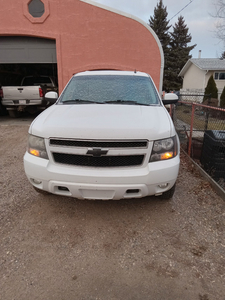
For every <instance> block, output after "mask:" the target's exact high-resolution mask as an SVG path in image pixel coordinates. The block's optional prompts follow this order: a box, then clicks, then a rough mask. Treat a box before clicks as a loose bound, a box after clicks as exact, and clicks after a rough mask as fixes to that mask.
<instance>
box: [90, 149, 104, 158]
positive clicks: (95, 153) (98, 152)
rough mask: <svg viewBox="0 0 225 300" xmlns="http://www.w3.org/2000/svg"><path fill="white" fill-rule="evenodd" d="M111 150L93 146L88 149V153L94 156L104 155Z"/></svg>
mask: <svg viewBox="0 0 225 300" xmlns="http://www.w3.org/2000/svg"><path fill="white" fill-rule="evenodd" d="M108 151H109V150H102V149H101V148H91V149H88V152H87V154H90V155H93V156H94V157H101V156H102V155H106V154H107V153H108Z"/></svg>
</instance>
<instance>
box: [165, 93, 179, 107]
mask: <svg viewBox="0 0 225 300" xmlns="http://www.w3.org/2000/svg"><path fill="white" fill-rule="evenodd" d="M177 101H178V96H177V95H176V94H174V93H168V94H165V96H164V97H163V99H162V102H163V104H164V105H167V104H175V103H177Z"/></svg>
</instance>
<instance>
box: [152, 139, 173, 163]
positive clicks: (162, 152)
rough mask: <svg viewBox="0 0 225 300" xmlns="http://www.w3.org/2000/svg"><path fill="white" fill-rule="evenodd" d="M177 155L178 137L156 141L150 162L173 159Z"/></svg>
mask: <svg viewBox="0 0 225 300" xmlns="http://www.w3.org/2000/svg"><path fill="white" fill-rule="evenodd" d="M176 155H177V138H176V136H174V137H171V138H168V139H163V140H158V141H154V144H153V148H152V153H151V156H150V160H149V161H150V162H153V161H160V160H166V159H170V158H173V157H175V156H176Z"/></svg>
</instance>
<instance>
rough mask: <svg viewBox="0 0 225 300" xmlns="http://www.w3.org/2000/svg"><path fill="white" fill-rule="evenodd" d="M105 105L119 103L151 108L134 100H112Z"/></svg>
mask: <svg viewBox="0 0 225 300" xmlns="http://www.w3.org/2000/svg"><path fill="white" fill-rule="evenodd" d="M105 103H109V104H111V103H112V104H117V103H122V104H133V105H146V106H149V104H144V103H139V102H137V101H132V100H121V99H118V100H110V101H105Z"/></svg>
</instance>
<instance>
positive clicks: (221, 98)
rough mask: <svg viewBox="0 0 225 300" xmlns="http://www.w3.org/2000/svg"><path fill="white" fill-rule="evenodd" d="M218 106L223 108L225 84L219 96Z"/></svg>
mask: <svg viewBox="0 0 225 300" xmlns="http://www.w3.org/2000/svg"><path fill="white" fill-rule="evenodd" d="M220 107H222V108H225V86H224V88H223V91H222V94H221V96H220Z"/></svg>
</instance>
